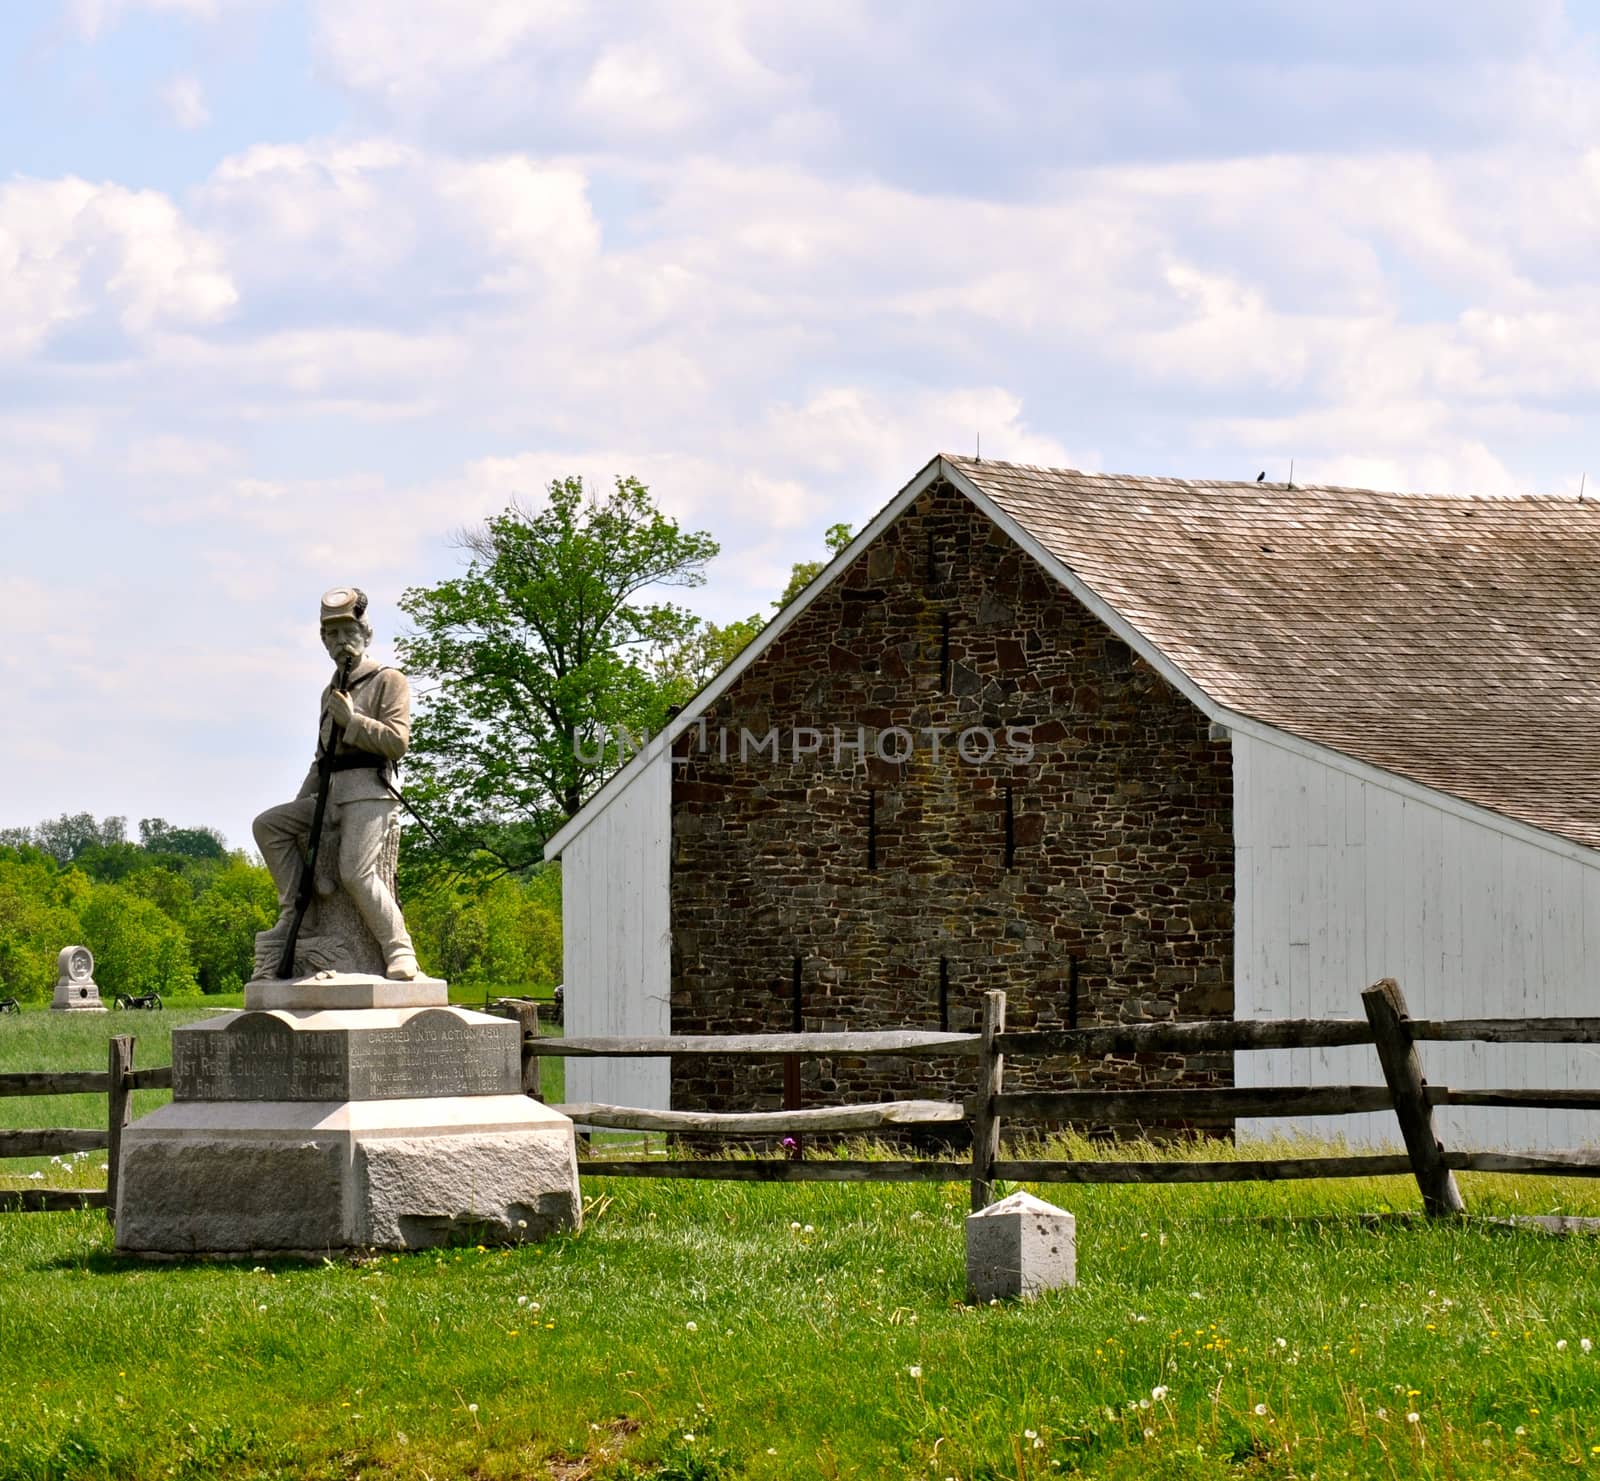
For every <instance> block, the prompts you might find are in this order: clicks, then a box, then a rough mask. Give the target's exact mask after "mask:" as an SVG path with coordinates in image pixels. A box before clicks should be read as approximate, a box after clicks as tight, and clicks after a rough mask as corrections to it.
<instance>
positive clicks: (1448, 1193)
mask: <svg viewBox="0 0 1600 1481" xmlns="http://www.w3.org/2000/svg"><path fill="white" fill-rule="evenodd" d="M1361 1006H1362V1007H1363V1008H1364V1009H1366V1013H1367V1022H1368V1023H1369V1024H1371V1025H1372V1038H1373V1042H1374V1044H1375V1045H1376V1047H1377V1050H1378V1062H1379V1064H1381V1065H1382V1066H1383V1078H1384V1079H1385V1080H1386V1081H1388V1083H1389V1093H1390V1095H1392V1096H1393V1097H1394V1113H1395V1116H1396V1118H1397V1119H1398V1120H1399V1122H1400V1135H1401V1136H1402V1137H1404V1138H1405V1143H1406V1152H1407V1154H1408V1155H1409V1156H1410V1158H1411V1170H1412V1172H1413V1173H1414V1174H1415V1175H1416V1179H1417V1187H1418V1188H1420V1189H1421V1190H1422V1206H1423V1208H1424V1209H1425V1210H1426V1211H1427V1212H1428V1214H1429V1215H1430V1216H1432V1217H1438V1216H1439V1215H1443V1214H1464V1213H1465V1212H1466V1211H1467V1206H1466V1204H1465V1203H1464V1202H1463V1201H1462V1198H1461V1190H1460V1189H1459V1188H1457V1187H1456V1179H1455V1174H1454V1173H1452V1172H1451V1171H1450V1169H1449V1168H1447V1167H1446V1166H1445V1165H1444V1148H1443V1147H1442V1146H1440V1144H1439V1139H1438V1137H1436V1136H1435V1135H1434V1131H1433V1111H1432V1108H1431V1107H1430V1106H1429V1105H1428V1082H1427V1081H1426V1080H1425V1079H1424V1078H1423V1076H1422V1061H1421V1060H1420V1059H1419V1058H1418V1057H1417V1048H1416V1044H1415V1043H1414V1042H1413V1040H1412V1038H1411V1030H1410V1028H1409V1027H1408V1025H1407V1021H1406V1020H1407V1018H1408V1017H1409V1015H1408V1014H1407V1013H1406V1000H1405V995H1404V994H1403V993H1402V992H1401V991H1400V984H1399V983H1398V982H1396V981H1395V980H1394V978H1392V977H1385V978H1384V979H1383V980H1382V981H1381V982H1377V983H1374V984H1373V985H1372V986H1371V987H1369V988H1368V989H1367V990H1366V991H1365V992H1364V993H1362V994H1361Z"/></svg>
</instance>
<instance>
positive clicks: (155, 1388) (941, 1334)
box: [0, 1000, 1600, 1481]
mask: <svg viewBox="0 0 1600 1481" xmlns="http://www.w3.org/2000/svg"><path fill="white" fill-rule="evenodd" d="M208 1006H210V1000H207V1002H206V1003H205V1004H192V1005H187V1006H186V1007H185V1008H183V1009H181V1010H177V1009H175V1010H172V1011H169V1012H168V1013H166V1014H148V1015H146V1014H122V1015H114V1014H108V1015H106V1016H104V1017H97V1018H95V1019H93V1020H89V1019H68V1018H64V1017H62V1016H60V1015H56V1016H54V1017H52V1016H50V1015H48V1014H44V1013H37V1014H24V1015H22V1016H21V1017H20V1018H7V1019H0V1069H38V1068H44V1067H46V1066H54V1067H58V1068H84V1067H97V1066H99V1065H101V1064H103V1063H104V1061H105V1047H104V1040H105V1038H106V1036H107V1035H109V1034H110V1033H112V1032H116V1031H119V1030H121V1029H123V1028H124V1027H129V1028H133V1029H135V1030H136V1031H137V1032H138V1033H139V1035H140V1045H139V1053H138V1062H139V1063H143V1064H155V1063H164V1062H167V1054H168V1052H169V1049H168V1039H167V1035H168V1034H169V1033H170V1030H171V1028H172V1027H173V1026H174V1025H175V1024H176V1023H178V1022H181V1021H183V1018H184V1017H185V1015H194V1016H197V1015H198V1014H199V1013H200V1012H202V1011H203V1010H204V1008H205V1007H208ZM547 1067H548V1066H547ZM551 1098H552V1099H555V1098H557V1097H556V1096H554V1095H552V1096H551ZM153 1099H157V1100H158V1099H159V1097H153ZM79 1100H82V1101H83V1102H84V1103H85V1108H86V1110H85V1114H83V1115H80V1116H78V1117H76V1119H77V1121H78V1124H83V1125H97V1124H99V1118H100V1117H101V1116H102V1115H103V1110H102V1109H101V1105H102V1103H101V1102H100V1101H99V1100H98V1098H93V1097H81V1098H74V1097H61V1098H54V1097H51V1098H44V1097H39V1098H28V1099H7V1100H4V1101H0V1117H4V1118H5V1119H6V1120H7V1121H8V1122H9V1123H10V1124H57V1125H61V1124H69V1123H70V1122H71V1121H72V1120H73V1119H74V1117H73V1116H71V1115H68V1114H64V1113H63V1107H72V1106H75V1105H76V1103H77V1101H79ZM39 1113H43V1114H39ZM23 1114H25V1115H26V1116H27V1117H28V1118H29V1119H28V1121H27V1122H19V1120H18V1119H17V1118H18V1117H19V1115H23ZM852 1150H854V1151H857V1152H859V1151H860V1149H859V1148H857V1149H852ZM1279 1150H1281V1151H1282V1152H1283V1153H1284V1155H1289V1154H1290V1153H1291V1152H1293V1153H1299V1154H1305V1153H1306V1152H1307V1151H1308V1150H1310V1149H1307V1148H1304V1147H1293V1148H1291V1147H1289V1146H1287V1145H1286V1146H1284V1147H1282V1148H1281V1149H1279ZM1050 1151H1051V1153H1052V1154H1053V1155H1058V1156H1059V1155H1066V1154H1070V1155H1073V1156H1077V1157H1088V1156H1127V1155H1132V1156H1145V1155H1149V1156H1197V1155H1205V1156H1228V1155H1234V1154H1233V1153H1232V1152H1231V1150H1230V1149H1229V1148H1227V1147H1226V1146H1223V1147H1217V1146H1208V1147H1201V1146H1199V1145H1196V1144H1191V1145H1186V1146H1179V1147H1170V1148H1166V1149H1156V1148H1147V1147H1141V1148H1135V1149H1129V1148H1126V1147H1122V1148H1116V1149H1100V1148H1096V1147H1092V1146H1089V1145H1087V1144H1084V1143H1071V1144H1067V1143H1064V1142H1058V1143H1056V1144H1055V1145H1054V1146H1053V1147H1051V1149H1050ZM1245 1155H1250V1156H1258V1155H1262V1151H1261V1149H1260V1148H1251V1149H1247V1151H1246V1153H1245ZM100 1161H101V1158H100V1157H99V1156H98V1155H97V1154H91V1156H90V1157H89V1158H88V1159H85V1160H81V1161H79V1162H78V1163H76V1164H72V1165H68V1164H60V1165H58V1164H51V1163H49V1162H48V1160H47V1159H46V1160H45V1161H44V1162H42V1163H35V1164H34V1165H33V1166H34V1169H35V1170H38V1171H42V1172H43V1173H44V1177H43V1178H42V1179H37V1180H32V1181H31V1182H30V1183H29V1186H35V1187H38V1186H46V1187H49V1186H79V1185H84V1184H86V1183H93V1182H95V1181H97V1180H98V1177H101V1176H103V1174H99V1173H98V1165H99V1163H100ZM9 1166H10V1167H12V1168H15V1167H17V1164H15V1163H13V1164H10V1165H9ZM1462 1186H1463V1190H1464V1192H1465V1194H1466V1198H1467V1202H1468V1206H1469V1208H1471V1209H1472V1210H1473V1213H1474V1215H1476V1216H1485V1215H1495V1214H1508V1213H1556V1212H1560V1213H1576V1214H1590V1215H1594V1214H1600V1188H1597V1187H1596V1186H1595V1185H1594V1184H1592V1183H1586V1182H1583V1181H1580V1180H1567V1181H1558V1180H1551V1179H1535V1178H1524V1179H1511V1178H1492V1177H1477V1176H1468V1177H1464V1178H1463V1179H1462ZM1036 1191H1039V1192H1040V1193H1042V1194H1043V1196H1045V1197H1047V1198H1051V1199H1052V1200H1053V1201H1056V1202H1059V1203H1061V1204H1062V1205H1063V1206H1065V1207H1068V1208H1070V1209H1072V1210H1073V1211H1074V1213H1075V1214H1076V1215H1077V1217H1078V1270H1079V1281H1080V1283H1079V1285H1078V1286H1077V1287H1076V1288H1075V1289H1072V1290H1067V1291H1061V1292H1056V1293H1052V1294H1051V1295H1049V1296H1046V1297H1044V1298H1043V1299H1041V1300H1039V1301H1038V1302H1035V1303H1032V1304H1030V1305H1005V1306H989V1307H982V1308H974V1307H968V1306H966V1305H965V1304H964V1280H963V1235H962V1218H963V1216H964V1214H965V1212H966V1207H965V1202H966V1192H965V1188H964V1187H957V1186H951V1187H917V1186H902V1185H870V1184H832V1185H828V1184H817V1185H793V1186H781V1185H780V1186H761V1185H745V1184H716V1183H703V1184H693V1183H679V1182H665V1181H663V1182H646V1181H633V1180H624V1179H615V1180H607V1179H605V1178H603V1177H599V1176H595V1175H593V1174H589V1173H586V1174H585V1178H584V1193H585V1195H586V1198H587V1200H588V1214H587V1223H586V1227H585V1230H584V1232H583V1233H582V1234H581V1235H579V1236H576V1237H573V1238H566V1239H558V1240H554V1241H551V1242H549V1243H548V1244H546V1245H544V1246H540V1247H530V1248H522V1249H516V1250H508V1251H493V1250H490V1251H485V1250H477V1249H468V1250H460V1251H450V1252H442V1253H427V1254H418V1255H410V1256H402V1257H390V1256H385V1257H383V1258H382V1259H377V1260H371V1261H365V1262H351V1261H334V1262H329V1263H323V1264H313V1265H307V1264H299V1263H291V1262H272V1263H269V1264H266V1265H264V1266H257V1267H254V1268H252V1266H251V1265H250V1264H248V1263H245V1264H207V1263H198V1262H196V1263H178V1264H166V1265H148V1264H142V1263H139V1262H134V1261H127V1260H122V1259H119V1258H118V1257H117V1256H116V1255H115V1254H114V1253H113V1251H112V1249H111V1235H110V1231H109V1228H108V1226H107V1224H106V1222H105V1219H104V1216H103V1214H101V1213H99V1212H98V1211H88V1212H83V1213H73V1214H0V1272H3V1274H0V1478H37V1481H67V1478H74V1481H75V1478H90V1477H93V1478H109V1477H146V1476H148V1477H177V1478H183V1481H192V1478H200V1477H210V1476H218V1477H221V1476H226V1477H230V1478H242V1481H249V1478H267V1477H277V1478H291V1477H301V1476H307V1477H313V1478H336V1477H337V1478H342V1477H361V1476H365V1477H384V1478H389V1477H394V1478H407V1481H412V1478H414V1481H495V1478H508V1481H509V1478H523V1477H547V1476H548V1477H559V1478H563V1481H577V1478H581V1477H592V1478H595V1481H606V1478H611V1481H623V1478H637V1477H654V1478H658V1481H715V1478H718V1477H734V1476H739V1477H751V1478H778V1477H790V1476H795V1477H830V1478H831V1477H851V1476H853V1477H878V1476H888V1477H902V1476H914V1477H928V1478H933V1481H939V1478H943V1477H952V1478H960V1481H980V1478H982V1481H994V1478H1022V1481H1028V1478H1042V1477H1049V1476H1054V1475H1060V1474H1064V1473H1073V1472H1081V1473H1085V1474H1093V1475H1097V1476H1108V1477H1118V1478H1138V1481H1162V1478H1213V1477H1215V1478H1221V1477H1250V1478H1260V1477H1284V1478H1288V1477H1291V1476H1299V1477H1309V1476H1311V1475H1312V1474H1316V1475H1317V1476H1319V1477H1323V1478H1334V1477H1368V1476H1393V1477H1411V1476H1437V1477H1441V1478H1445V1477H1449V1478H1461V1477H1483V1478H1490V1477H1495V1478H1498V1477H1502V1476H1510V1477H1533V1476H1545V1475H1553V1474H1557V1473H1558V1472H1559V1473H1561V1474H1567V1473H1569V1472H1571V1471H1574V1470H1583V1469H1586V1468H1600V1240H1596V1239H1594V1238H1590V1237H1583V1236H1575V1237H1566V1238H1553V1237H1550V1236H1547V1235H1543V1234H1539V1233H1536V1232H1532V1231H1530V1230H1526V1229H1517V1228H1511V1227H1507V1226H1505V1225H1500V1224H1494V1223H1491V1222H1490V1221H1489V1220H1488V1219H1487V1218H1485V1217H1475V1218H1473V1219H1471V1220H1469V1221H1467V1222H1465V1223H1459V1224H1429V1223H1427V1222H1425V1221H1423V1220H1421V1219H1419V1218H1416V1217H1414V1215H1415V1213H1416V1211H1417V1209H1418V1199H1417V1195H1416V1189H1415V1186H1414V1185H1413V1184H1412V1183H1411V1182H1410V1181H1409V1180H1407V1179H1372V1180H1364V1181H1348V1182H1339V1183H1302V1184H1282V1185H1273V1184H1235V1185H1216V1186H1189V1185H1182V1186H1173V1187H1165V1188H1163V1187H1070V1188H1056V1189H1050V1188H1042V1189H1038V1190H1036ZM1374 1214H1376V1215H1378V1216H1379V1217H1377V1218H1371V1217H1366V1216H1369V1215H1374ZM1585 1339H1589V1340H1590V1341H1591V1343H1592V1344H1593V1349H1592V1350H1591V1351H1588V1352H1586V1351H1584V1348H1583V1342H1584V1340H1585ZM1411 1415H1415V1416H1416V1418H1415V1419H1414V1420H1413V1419H1411V1418H1410V1417H1409V1416H1411ZM690 1437H692V1438H690Z"/></svg>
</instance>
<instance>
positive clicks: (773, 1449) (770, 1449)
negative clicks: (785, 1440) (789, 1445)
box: [767, 1445, 778, 1455]
mask: <svg viewBox="0 0 1600 1481" xmlns="http://www.w3.org/2000/svg"><path fill="white" fill-rule="evenodd" d="M777 1453H778V1447H777V1446H776V1445H769V1446H767V1454H768V1455H776V1454H777Z"/></svg>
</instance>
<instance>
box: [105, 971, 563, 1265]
mask: <svg viewBox="0 0 1600 1481" xmlns="http://www.w3.org/2000/svg"><path fill="white" fill-rule="evenodd" d="M392 985H393V986H397V987H408V986H411V985H412V984H392ZM172 1074H173V1101H172V1104H171V1105H169V1106H165V1107H163V1108H162V1109H161V1110H159V1111H156V1112H154V1113H153V1114H152V1115H149V1116H145V1117H142V1118H141V1119H140V1120H138V1121H136V1122H134V1124H133V1125H132V1126H130V1127H128V1128H127V1130H126V1131H124V1132H123V1134H122V1148H121V1156H120V1160H119V1163H118V1168H119V1175H118V1184H117V1206H116V1210H115V1215H116V1218H115V1228H116V1245H117V1248H118V1249H119V1250H121V1251H124V1252H126V1253H129V1254H141V1255H198V1254H214V1255H229V1254H234V1255H245V1254H252V1253H268V1252H272V1251H277V1252H282V1253H287V1252H297V1253H327V1252H331V1251H335V1250H346V1249H392V1250H404V1249H424V1248H428V1247H430V1246H434V1245H440V1244H451V1243H461V1242H471V1243H479V1244H487V1243H490V1242H502V1243H503V1242H515V1241H520V1240H529V1239H539V1238H542V1237H544V1236H546V1235H549V1234H553V1233H556V1232H558V1231H561V1230H566V1229H576V1228H577V1227H578V1226H579V1223H580V1221H581V1217H582V1215H581V1207H582V1206H581V1202H580V1199H579V1196H578V1168H577V1160H576V1152H575V1146H574V1138H573V1131H572V1123H571V1122H570V1121H569V1120H568V1119H567V1118H566V1117H565V1116H562V1115H561V1114H560V1113H559V1112H556V1111H552V1110H550V1109H549V1108H548V1107H546V1106H543V1105H540V1104H539V1102H538V1101H535V1100H532V1099H530V1098H529V1097H528V1096H526V1095H524V1094H522V1093H521V1083H522V1082H521V1039H520V1029H519V1027H518V1026H517V1025H516V1024H515V1023H511V1022H509V1021H507V1020H505V1019H501V1018H491V1017H489V1016H487V1015H485V1014H482V1013H473V1012H470V1011H468V1010H467V1009H464V1008H448V1007H411V1008H366V1009H338V1008H334V1009H311V1010H301V1011H290V1010H288V1009H282V1008H280V1009H274V1010H254V1011H253V1010H250V1009H246V1010H245V1011H244V1012H241V1013H229V1014H224V1015H221V1016H219V1017H217V1018H215V1019H212V1020H210V1021H208V1022H204V1023H197V1024H191V1025H188V1026H187V1027H184V1028H180V1029H176V1030H174V1031H173V1035H172Z"/></svg>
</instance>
